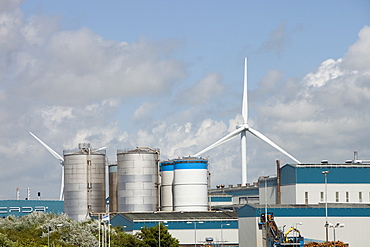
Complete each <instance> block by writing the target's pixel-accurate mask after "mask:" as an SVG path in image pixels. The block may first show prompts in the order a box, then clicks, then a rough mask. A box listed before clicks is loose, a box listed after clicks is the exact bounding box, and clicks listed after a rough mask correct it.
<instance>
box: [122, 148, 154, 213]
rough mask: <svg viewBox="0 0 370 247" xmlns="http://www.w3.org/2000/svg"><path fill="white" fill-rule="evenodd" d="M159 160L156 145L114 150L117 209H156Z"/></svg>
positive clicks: (135, 210) (124, 210)
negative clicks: (115, 152)
mask: <svg viewBox="0 0 370 247" xmlns="http://www.w3.org/2000/svg"><path fill="white" fill-rule="evenodd" d="M158 161H159V150H158V149H151V148H143V147H141V148H136V149H134V150H125V151H122V150H118V151H117V175H118V178H117V180H118V181H117V182H118V211H119V212H142V211H157V210H158V198H159V190H158V187H159V186H158Z"/></svg>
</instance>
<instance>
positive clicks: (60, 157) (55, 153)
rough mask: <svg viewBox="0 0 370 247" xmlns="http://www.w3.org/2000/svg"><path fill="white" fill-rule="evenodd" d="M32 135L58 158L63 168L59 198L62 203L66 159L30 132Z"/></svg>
mask: <svg viewBox="0 0 370 247" xmlns="http://www.w3.org/2000/svg"><path fill="white" fill-rule="evenodd" d="M30 134H31V135H32V136H33V137H35V139H36V140H38V141H39V142H40V143H41V144H42V145H43V146H44V147H45V148H46V149H47V150H48V151H49V152H50V153H51V154H52V155H53V156H54V157H55V158H57V159H58V160H59V162H60V165H61V166H62V183H61V185H60V197H59V200H61V201H62V200H63V197H64V159H63V157H62V156H60V155H59V154H58V153H57V152H55V151H54V150H53V149H51V148H50V147H49V146H48V145H46V144H45V143H44V142H43V141H41V140H40V139H39V138H38V137H37V136H35V135H34V134H33V133H32V132H30Z"/></svg>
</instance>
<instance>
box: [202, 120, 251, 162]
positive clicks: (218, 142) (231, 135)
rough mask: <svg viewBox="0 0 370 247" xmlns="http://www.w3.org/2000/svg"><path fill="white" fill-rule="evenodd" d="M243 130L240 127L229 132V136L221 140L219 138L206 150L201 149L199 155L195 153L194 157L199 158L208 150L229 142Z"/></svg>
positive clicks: (243, 128)
mask: <svg viewBox="0 0 370 247" xmlns="http://www.w3.org/2000/svg"><path fill="white" fill-rule="evenodd" d="M244 130H245V127H244V126H243V127H241V128H238V129H236V130H234V131H232V132H230V133H229V134H227V135H226V136H224V137H223V138H221V139H220V140H218V141H216V142H215V143H213V144H212V145H210V146H208V147H207V148H205V149H203V150H202V151H200V152H199V153H197V154H196V155H195V156H200V155H201V154H203V153H205V152H207V151H208V150H211V149H212V148H215V147H217V146H218V145H221V144H223V143H225V142H227V141H229V140H231V139H232V138H234V137H235V136H237V135H238V134H239V133H240V132H242V131H244Z"/></svg>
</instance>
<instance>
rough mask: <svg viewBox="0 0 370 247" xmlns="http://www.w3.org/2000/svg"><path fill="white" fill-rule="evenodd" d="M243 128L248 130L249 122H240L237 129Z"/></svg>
mask: <svg viewBox="0 0 370 247" xmlns="http://www.w3.org/2000/svg"><path fill="white" fill-rule="evenodd" d="M241 128H242V129H243V130H248V129H249V125H248V124H247V123H243V124H239V125H237V126H236V129H237V130H240V129H241Z"/></svg>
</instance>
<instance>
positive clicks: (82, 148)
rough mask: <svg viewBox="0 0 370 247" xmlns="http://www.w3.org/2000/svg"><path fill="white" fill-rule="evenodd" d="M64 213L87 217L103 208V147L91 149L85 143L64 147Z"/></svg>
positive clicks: (78, 218) (102, 210) (76, 217)
mask: <svg viewBox="0 0 370 247" xmlns="http://www.w3.org/2000/svg"><path fill="white" fill-rule="evenodd" d="M63 154H64V213H65V214H67V215H68V216H69V217H71V218H72V219H73V220H76V221H81V220H85V219H89V218H90V213H102V212H105V211H106V208H105V196H106V195H105V150H100V151H93V150H91V148H90V144H89V143H83V144H79V150H74V151H69V150H64V151H63Z"/></svg>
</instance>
